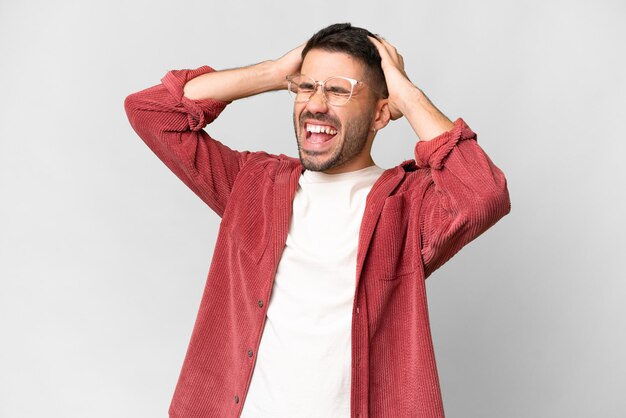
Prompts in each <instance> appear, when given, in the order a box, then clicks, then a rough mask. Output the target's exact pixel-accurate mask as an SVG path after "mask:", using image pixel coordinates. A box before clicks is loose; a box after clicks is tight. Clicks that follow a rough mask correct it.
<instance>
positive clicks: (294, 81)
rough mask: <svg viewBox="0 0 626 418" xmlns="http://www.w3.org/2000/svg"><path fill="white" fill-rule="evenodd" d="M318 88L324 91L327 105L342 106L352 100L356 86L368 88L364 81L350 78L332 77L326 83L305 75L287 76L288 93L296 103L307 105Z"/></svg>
mask: <svg viewBox="0 0 626 418" xmlns="http://www.w3.org/2000/svg"><path fill="white" fill-rule="evenodd" d="M317 86H320V87H321V89H322V94H323V96H324V99H325V100H326V103H328V104H329V105H333V106H342V105H345V104H346V103H348V101H349V100H350V98H352V93H353V92H354V86H366V84H365V83H363V82H362V81H358V80H355V79H353V78H348V77H339V76H336V77H330V78H327V79H326V80H324V81H316V80H314V79H312V78H311V77H309V76H307V75H304V74H295V75H288V76H287V91H289V95H290V96H291V97H293V98H294V100H295V102H296V103H306V102H308V101H309V100H311V97H313V95H314V94H315V91H316V90H317Z"/></svg>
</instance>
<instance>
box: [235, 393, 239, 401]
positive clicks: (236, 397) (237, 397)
mask: <svg viewBox="0 0 626 418" xmlns="http://www.w3.org/2000/svg"><path fill="white" fill-rule="evenodd" d="M235 403H239V396H237V395H235Z"/></svg>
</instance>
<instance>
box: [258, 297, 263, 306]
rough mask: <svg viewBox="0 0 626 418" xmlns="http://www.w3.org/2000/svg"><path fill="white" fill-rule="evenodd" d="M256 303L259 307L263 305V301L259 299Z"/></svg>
mask: <svg viewBox="0 0 626 418" xmlns="http://www.w3.org/2000/svg"><path fill="white" fill-rule="evenodd" d="M257 305H259V308H262V307H263V301H262V300H261V299H259V301H258V302H257Z"/></svg>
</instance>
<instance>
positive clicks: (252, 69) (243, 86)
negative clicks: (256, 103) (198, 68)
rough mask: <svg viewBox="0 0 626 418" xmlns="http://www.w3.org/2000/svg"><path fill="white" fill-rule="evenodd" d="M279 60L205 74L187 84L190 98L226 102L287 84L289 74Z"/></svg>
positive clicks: (187, 94)
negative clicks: (283, 69) (277, 62)
mask: <svg viewBox="0 0 626 418" xmlns="http://www.w3.org/2000/svg"><path fill="white" fill-rule="evenodd" d="M286 75H287V74H283V72H282V71H281V69H280V67H279V66H278V65H276V62H275V61H264V62H261V63H259V64H255V65H251V66H249V67H242V68H236V69H232V70H224V71H215V72H211V73H207V74H202V75H200V76H198V77H196V78H194V79H192V80H190V81H188V82H187V83H186V84H185V87H184V90H183V91H184V95H185V97H187V98H188V99H192V100H202V99H217V100H222V101H225V102H231V101H233V100H237V99H241V98H244V97H249V96H253V95H255V94H259V93H264V92H266V91H272V90H279V89H283V88H285V87H286V81H285V76H286Z"/></svg>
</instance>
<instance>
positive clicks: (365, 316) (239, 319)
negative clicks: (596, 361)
mask: <svg viewBox="0 0 626 418" xmlns="http://www.w3.org/2000/svg"><path fill="white" fill-rule="evenodd" d="M281 89H288V90H289V91H290V92H291V94H292V96H293V97H294V112H293V121H294V129H295V134H296V140H297V145H298V152H299V157H300V158H299V159H294V158H291V157H287V156H284V155H278V156H276V155H269V154H266V153H262V152H237V151H233V150H231V149H229V148H228V147H226V146H225V145H223V144H221V143H220V142H218V141H216V140H214V139H212V138H211V137H210V136H209V135H208V134H207V133H206V132H205V131H204V130H203V129H202V128H204V127H205V126H206V124H208V123H210V122H212V121H213V120H214V119H215V118H216V117H217V116H218V115H219V113H220V112H221V111H222V110H223V109H224V107H225V106H226V105H227V103H229V102H231V101H233V100H237V99H240V98H243V97H248V96H251V95H255V94H259V93H262V92H266V91H271V90H281ZM125 106H126V111H127V113H128V117H129V120H130V122H131V124H132V126H133V128H134V129H135V130H136V132H137V133H138V134H139V136H140V137H141V138H142V139H143V140H144V141H145V142H146V144H147V145H148V146H149V147H150V148H151V149H152V150H153V151H154V152H155V153H156V155H157V156H158V157H159V158H160V159H161V160H163V162H164V163H165V164H166V165H167V166H168V167H169V168H170V169H171V170H172V171H173V172H174V173H175V174H176V175H177V176H178V177H180V179H181V180H182V181H183V182H184V183H185V184H186V185H187V186H189V187H190V188H191V189H192V190H193V191H194V192H195V193H196V194H197V195H198V196H199V197H200V198H201V199H203V200H204V201H205V202H206V203H207V204H208V205H209V206H210V207H211V208H212V209H213V210H214V211H215V212H216V213H217V214H218V215H219V216H221V217H222V222H221V227H220V232H219V235H218V238H217V244H216V247H215V253H214V256H213V262H212V265H211V268H210V271H209V275H208V278H207V283H206V288H205V291H204V295H203V298H202V302H201V306H200V310H199V313H198V318H197V321H196V325H195V327H194V331H193V335H192V337H191V342H190V345H189V349H188V352H187V355H186V358H185V362H184V365H183V368H182V371H181V375H180V379H179V382H178V385H177V387H176V391H175V393H174V398H173V400H172V404H171V407H170V416H171V417H175V418H192V417H193V418H201V417H202V418H208V417H231V416H234V417H238V416H242V417H268V418H279V417H288V418H294V417H325V418H327V417H373V418H376V417H442V416H443V406H442V400H441V394H440V389H439V382H438V377H437V370H436V366H435V357H434V353H433V347H432V341H431V336H430V329H429V323H428V311H427V304H426V292H425V283H424V281H425V279H426V277H427V276H429V275H430V274H431V273H432V272H433V271H434V270H435V269H437V268H438V267H439V266H441V265H442V264H443V263H444V262H445V261H447V260H448V259H449V258H450V257H452V256H453V255H454V254H455V253H456V252H457V251H458V250H459V249H460V248H461V247H463V246H464V245H465V244H466V243H468V242H469V241H471V240H472V239H474V238H475V237H477V236H478V235H480V234H481V233H482V232H484V231H485V230H486V229H487V228H489V227H490V226H491V225H493V224H494V223H495V222H496V221H497V220H498V219H500V218H501V217H502V216H504V215H505V214H506V213H508V211H509V208H510V204H509V198H508V192H507V189H506V181H505V178H504V175H503V174H502V172H501V171H500V170H499V169H498V168H497V167H496V166H494V165H493V163H492V162H491V160H490V159H489V158H488V157H487V155H486V154H485V153H484V152H483V151H482V150H481V148H480V147H479V146H478V145H477V143H476V141H475V139H476V136H475V134H474V133H473V132H472V131H471V130H470V129H469V127H468V126H467V125H466V124H465V123H464V122H463V120H462V119H458V120H457V121H456V122H454V123H452V122H451V121H450V120H449V119H448V118H447V117H446V116H444V115H443V114H442V113H441V112H440V111H439V110H437V109H436V108H435V107H434V106H433V105H432V104H431V102H430V101H429V100H428V98H426V96H425V95H424V94H423V93H422V91H421V90H420V89H419V88H417V87H416V86H415V85H413V84H412V83H411V82H410V81H409V79H408V78H407V76H406V74H405V72H404V64H403V60H402V56H401V55H400V54H398V52H397V51H396V49H395V48H394V47H393V46H392V45H390V44H389V43H388V42H387V41H385V40H384V39H382V38H379V37H376V36H374V35H372V34H371V33H370V32H368V31H366V30H364V29H360V28H356V27H352V26H351V25H350V24H337V25H332V26H329V27H327V28H325V29H323V30H321V31H320V32H318V33H317V34H315V35H314V36H313V37H312V38H311V39H309V41H308V42H307V43H306V45H302V46H300V47H298V48H296V49H294V50H292V51H291V52H289V53H287V54H286V55H284V56H283V57H281V58H280V59H277V60H274V61H266V62H262V63H260V64H257V65H253V66H250V67H246V68H239V69H234V70H227V71H213V70H212V69H211V68H209V67H202V68H199V69H197V70H181V71H170V72H169V73H167V75H165V77H164V78H163V79H162V83H161V84H159V85H157V86H154V87H151V88H149V89H147V90H144V91H141V92H138V93H135V94H133V95H130V96H129V97H128V98H127V99H126V102H125ZM402 116H404V117H406V118H407V120H408V121H409V123H410V124H411V126H412V127H413V129H414V131H415V133H416V134H417V136H418V138H419V141H418V142H417V145H416V147H415V160H414V161H406V162H404V163H402V164H401V165H399V166H397V167H394V168H392V169H388V170H383V169H380V168H378V167H377V166H376V165H375V164H374V161H373V159H372V157H371V154H370V150H371V147H372V142H373V140H374V137H375V136H376V133H377V132H378V131H379V130H380V129H382V128H384V127H385V126H386V125H387V124H388V123H389V121H390V120H394V119H398V118H400V117H402ZM251 131H252V132H251V134H254V128H253V127H252V128H251Z"/></svg>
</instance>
